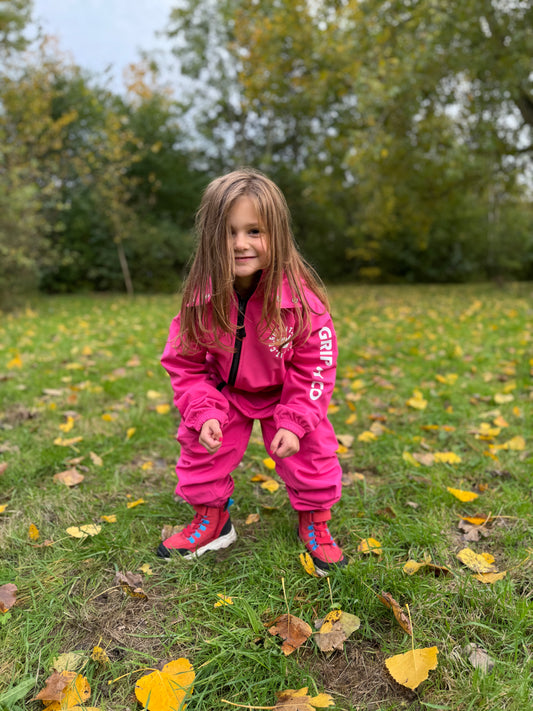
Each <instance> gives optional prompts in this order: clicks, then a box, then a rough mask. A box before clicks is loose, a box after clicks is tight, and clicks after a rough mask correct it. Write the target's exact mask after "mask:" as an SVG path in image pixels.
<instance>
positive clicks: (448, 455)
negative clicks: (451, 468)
mask: <svg viewBox="0 0 533 711" xmlns="http://www.w3.org/2000/svg"><path fill="white" fill-rule="evenodd" d="M433 456H434V458H435V461H436V462H440V463H441V464H460V463H461V461H462V460H461V457H460V456H459V455H458V454H455V452H435V454H434V455H433Z"/></svg>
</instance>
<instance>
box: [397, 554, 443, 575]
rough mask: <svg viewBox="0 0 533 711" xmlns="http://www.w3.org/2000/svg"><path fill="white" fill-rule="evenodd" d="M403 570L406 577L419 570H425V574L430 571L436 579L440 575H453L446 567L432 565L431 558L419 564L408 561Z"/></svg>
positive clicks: (414, 561)
mask: <svg viewBox="0 0 533 711" xmlns="http://www.w3.org/2000/svg"><path fill="white" fill-rule="evenodd" d="M402 570H403V572H404V573H405V574H406V575H414V573H416V572H418V571H419V570H424V572H426V571H429V572H431V573H433V575H435V577H438V576H439V575H451V574H452V571H451V570H450V569H449V568H446V566H444V565H436V564H435V563H432V562H431V558H429V560H424V561H422V562H421V563H418V562H417V561H416V560H408V561H407V563H406V564H405V565H404V566H403V568H402Z"/></svg>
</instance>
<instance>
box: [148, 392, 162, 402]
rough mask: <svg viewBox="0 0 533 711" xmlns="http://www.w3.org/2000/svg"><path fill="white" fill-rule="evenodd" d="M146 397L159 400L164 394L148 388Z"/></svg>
mask: <svg viewBox="0 0 533 711" xmlns="http://www.w3.org/2000/svg"><path fill="white" fill-rule="evenodd" d="M146 397H147V398H148V399H149V400H158V399H159V398H161V397H163V395H161V393H158V392H157V390H148V392H147V393H146Z"/></svg>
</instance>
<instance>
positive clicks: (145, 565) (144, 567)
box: [139, 563, 154, 575]
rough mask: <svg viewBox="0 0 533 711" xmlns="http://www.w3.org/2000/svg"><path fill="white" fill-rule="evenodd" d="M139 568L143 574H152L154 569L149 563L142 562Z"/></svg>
mask: <svg viewBox="0 0 533 711" xmlns="http://www.w3.org/2000/svg"><path fill="white" fill-rule="evenodd" d="M139 570H140V571H141V573H144V574H145V575H153V574H154V571H153V570H152V568H151V566H150V564H149V563H143V565H141V567H140V568H139Z"/></svg>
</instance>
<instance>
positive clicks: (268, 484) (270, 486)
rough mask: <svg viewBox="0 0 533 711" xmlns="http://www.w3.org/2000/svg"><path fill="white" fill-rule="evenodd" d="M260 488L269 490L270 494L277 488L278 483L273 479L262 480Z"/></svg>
mask: <svg viewBox="0 0 533 711" xmlns="http://www.w3.org/2000/svg"><path fill="white" fill-rule="evenodd" d="M260 486H261V489H265V490H266V491H269V492H270V493H271V494H273V493H274V492H275V491H277V490H278V489H279V484H278V482H277V481H275V480H274V479H268V480H267V481H264V482H263V483H262V484H260Z"/></svg>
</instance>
